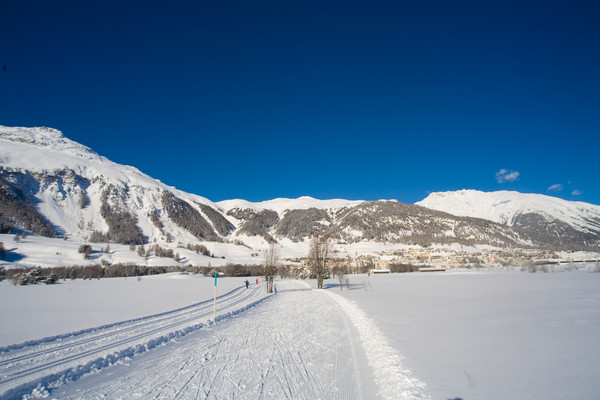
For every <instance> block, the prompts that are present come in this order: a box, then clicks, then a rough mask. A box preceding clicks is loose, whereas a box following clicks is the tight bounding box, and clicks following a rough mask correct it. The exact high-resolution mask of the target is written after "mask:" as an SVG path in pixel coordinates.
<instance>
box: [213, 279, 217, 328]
mask: <svg viewBox="0 0 600 400" xmlns="http://www.w3.org/2000/svg"><path fill="white" fill-rule="evenodd" d="M217 276H218V274H217V273H216V272H215V301H214V306H213V319H214V320H216V319H217Z"/></svg>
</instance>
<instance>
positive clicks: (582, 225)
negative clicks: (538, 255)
mask: <svg viewBox="0 0 600 400" xmlns="http://www.w3.org/2000/svg"><path fill="white" fill-rule="evenodd" d="M416 204H418V205H421V206H423V207H428V208H431V209H434V210H439V211H444V212H447V213H450V214H453V215H457V216H465V217H474V218H484V219H487V220H490V221H494V222H497V223H499V224H503V225H506V226H509V227H512V228H516V229H519V230H521V231H522V232H525V233H527V234H528V235H529V236H531V237H532V238H533V239H534V240H537V241H538V242H544V243H547V244H548V245H550V246H553V247H559V248H571V249H576V250H581V249H585V248H589V247H595V248H598V247H600V206H597V205H593V204H588V203H583V202H573V201H567V200H563V199H559V198H556V197H551V196H545V195H541V194H526V193H519V192H511V191H498V192H480V191H477V190H459V191H454V192H441V193H432V194H430V195H429V196H427V198H425V199H424V200H422V201H420V202H417V203H416Z"/></svg>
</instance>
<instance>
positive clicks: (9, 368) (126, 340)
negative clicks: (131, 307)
mask: <svg viewBox="0 0 600 400" xmlns="http://www.w3.org/2000/svg"><path fill="white" fill-rule="evenodd" d="M263 291H264V285H258V286H255V287H254V288H253V289H252V290H247V289H245V288H237V289H234V290H232V291H230V292H228V293H226V294H223V295H221V296H218V299H221V301H220V302H219V303H218V309H217V311H218V317H217V320H219V318H220V317H222V316H223V315H227V314H228V313H235V312H236V311H238V310H236V307H237V306H241V307H240V309H243V308H244V307H243V306H244V305H252V304H253V300H254V302H256V301H261V296H264V294H263ZM265 298H266V297H262V300H264V299H265ZM190 313H191V315H190ZM212 313H213V300H207V301H203V302H199V303H196V304H193V305H191V306H187V307H183V308H179V309H176V310H172V311H167V312H163V313H160V314H155V315H150V316H147V317H142V318H136V319H132V320H126V321H122V322H117V323H114V324H108V325H103V326H100V327H96V328H92V329H86V330H81V331H78V332H73V333H70V334H63V335H58V336H54V337H49V338H43V339H40V340H37V341H28V342H25V343H21V344H17V345H12V346H8V347H4V348H2V349H0V397H3V393H4V394H5V395H7V396H12V397H14V398H19V397H20V394H21V395H22V394H27V393H20V392H19V388H21V387H22V388H23V389H22V390H25V391H27V389H28V386H31V383H33V382H37V381H44V380H45V379H47V378H49V377H58V378H60V376H61V375H62V374H68V371H71V370H74V369H76V368H77V367H80V366H82V365H87V364H89V363H90V362H91V363H92V364H91V365H90V368H91V369H94V368H95V367H94V364H93V362H94V359H93V356H94V355H96V356H102V355H104V356H107V355H109V354H117V352H119V350H121V352H123V350H125V353H127V346H128V345H130V346H134V348H132V349H131V351H130V353H132V354H131V355H133V354H135V353H136V352H143V351H145V350H147V349H148V348H150V347H152V345H153V341H158V344H160V341H161V334H162V336H163V337H162V339H163V341H164V342H168V341H170V340H172V339H173V338H174V337H168V335H172V334H173V333H175V335H174V336H175V337H177V336H178V335H177V334H179V335H180V336H183V335H185V334H187V333H189V332H186V331H185V330H186V329H187V330H189V331H193V330H194V329H198V328H199V327H201V326H203V325H206V324H209V323H210V321H211V320H212V318H208V317H211V316H212ZM203 318H204V319H206V322H205V324H198V322H199V320H201V319H203ZM194 322H195V323H196V324H194ZM165 335H167V336H166V337H165ZM116 338H118V339H116ZM107 339H112V340H108V341H107ZM144 340H146V341H144ZM140 346H141V347H140ZM107 352H108V353H107ZM125 357H127V355H125ZM52 358H54V360H52ZM117 358H118V357H117ZM117 361H118V360H117ZM111 363H112V362H111ZM111 363H109V364H111ZM32 364H33V366H31V365H32ZM75 378H77V377H75ZM15 390H16V392H15Z"/></svg>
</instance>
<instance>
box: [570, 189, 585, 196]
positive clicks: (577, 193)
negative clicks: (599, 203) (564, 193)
mask: <svg viewBox="0 0 600 400" xmlns="http://www.w3.org/2000/svg"><path fill="white" fill-rule="evenodd" d="M571 194H572V195H573V196H581V195H582V194H583V191H582V190H579V189H575V190H573V191H572V192H571Z"/></svg>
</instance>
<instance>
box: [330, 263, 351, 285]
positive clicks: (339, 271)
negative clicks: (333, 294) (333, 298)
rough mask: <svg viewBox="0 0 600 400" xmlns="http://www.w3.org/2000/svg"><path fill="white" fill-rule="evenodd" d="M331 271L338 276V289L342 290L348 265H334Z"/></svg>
mask: <svg viewBox="0 0 600 400" xmlns="http://www.w3.org/2000/svg"><path fill="white" fill-rule="evenodd" d="M331 273H332V274H333V275H335V276H336V277H337V278H338V281H340V290H342V289H343V284H344V277H345V276H346V274H347V273H348V267H347V266H345V265H336V266H335V267H333V269H332V270H331Z"/></svg>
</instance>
